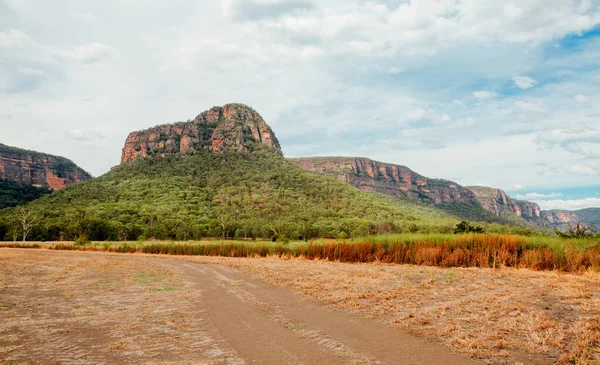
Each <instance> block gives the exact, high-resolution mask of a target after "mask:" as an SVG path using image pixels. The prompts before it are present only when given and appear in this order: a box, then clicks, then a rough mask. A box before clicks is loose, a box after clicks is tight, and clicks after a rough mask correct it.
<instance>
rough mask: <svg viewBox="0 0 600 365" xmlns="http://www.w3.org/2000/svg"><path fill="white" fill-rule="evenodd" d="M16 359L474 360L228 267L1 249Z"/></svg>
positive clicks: (5, 334) (11, 358)
mask: <svg viewBox="0 0 600 365" xmlns="http://www.w3.org/2000/svg"><path fill="white" fill-rule="evenodd" d="M0 316H1V318H2V321H1V323H0V360H4V362H6V363H13V364H17V363H18V364H102V363H104V364H112V363H156V364H158V363H161V364H162V363H173V364H175V363H177V364H186V363H187V364H445V365H451V364H471V363H472V364H475V363H477V362H475V361H473V360H471V359H469V358H466V357H464V356H459V355H456V354H453V353H452V352H451V351H450V350H449V349H448V348H446V347H444V346H441V345H439V344H435V343H429V342H427V341H426V340H423V339H419V338H416V337H413V336H411V335H408V334H405V333H403V332H401V331H399V330H397V329H393V328H389V327H387V326H385V325H384V324H382V323H379V322H377V321H375V320H370V319H365V318H363V317H360V316H355V315H352V314H349V313H347V312H342V311H338V310H335V309H330V308H327V307H324V306H321V305H318V304H315V303H313V302H310V301H307V300H306V299H303V298H301V297H299V296H297V295H295V294H292V293H291V292H290V291H288V290H286V289H283V288H280V287H276V286H273V285H270V284H267V283H265V282H262V281H259V280H256V279H253V278H252V277H250V276H249V275H248V274H246V273H243V272H240V271H236V270H233V269H230V268H226V267H222V266H219V265H211V264H200V263H194V262H189V261H185V260H180V259H177V258H171V257H153V256H142V255H114V254H104V253H80V252H55V251H45V250H18V249H0Z"/></svg>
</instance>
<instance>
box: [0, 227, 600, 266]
mask: <svg viewBox="0 0 600 365" xmlns="http://www.w3.org/2000/svg"><path fill="white" fill-rule="evenodd" d="M384 238H385V237H384ZM372 240H373V241H369V239H366V241H356V242H340V241H317V242H311V243H304V242H295V243H293V244H291V245H281V244H274V243H271V242H265V241H262V242H245V241H230V242H226V241H215V242H192V243H187V242H184V243H181V242H180V243H175V242H165V241H152V242H143V243H131V242H129V243H117V244H111V243H103V244H101V245H98V244H95V245H89V246H76V245H73V244H72V243H63V242H53V243H24V244H23V243H16V242H15V243H2V244H0V247H21V248H49V249H53V250H83V251H108V252H120V253H150V254H169V255H192V256H224V257H267V256H273V255H276V256H279V257H296V258H297V257H301V258H308V259H310V260H329V261H339V262H350V263H356V262H361V263H365V262H383V263H395V264H412V265H424V266H440V267H484V268H498V267H516V268H528V269H533V270H560V271H565V272H582V271H586V270H589V269H593V270H597V271H600V246H599V245H598V244H597V243H589V242H588V244H587V245H585V247H578V246H577V245H576V243H575V242H573V243H572V244H566V243H565V244H564V245H556V243H555V242H554V241H555V240H552V239H550V238H548V242H546V243H544V241H541V242H537V241H536V242H535V243H532V242H530V240H529V239H528V238H527V237H522V236H516V235H507V234H505V235H500V234H468V235H433V236H422V237H421V236H415V237H412V238H411V237H404V236H402V237H400V239H399V240H393V239H392V240H382V238H381V237H379V238H378V237H374V238H372Z"/></svg>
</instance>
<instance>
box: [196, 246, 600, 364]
mask: <svg viewBox="0 0 600 365" xmlns="http://www.w3.org/2000/svg"><path fill="white" fill-rule="evenodd" d="M186 259H188V260H193V261H201V262H211V263H218V264H222V265H227V266H230V267H232V268H236V269H240V270H243V271H246V272H249V273H251V274H253V275H254V276H256V277H258V278H260V279H262V280H266V281H268V282H271V283H274V284H277V285H281V286H284V287H286V288H288V289H291V290H293V291H295V292H298V293H301V294H303V295H305V296H308V297H310V298H312V299H314V300H317V301H319V302H321V303H325V304H327V305H330V306H333V307H336V308H340V309H344V310H350V311H354V312H359V313H362V314H364V315H365V316H368V317H372V318H376V319H381V320H384V321H385V322H387V323H388V324H389V325H391V326H395V327H400V328H403V329H406V330H409V331H410V332H412V333H414V334H417V335H420V336H426V337H431V338H435V339H438V340H441V341H443V342H444V343H446V344H447V345H448V346H450V347H451V348H453V349H454V350H455V351H457V352H460V353H466V354H468V355H470V356H472V357H476V358H482V359H485V360H487V361H488V362H489V363H494V364H515V363H519V362H521V363H525V364H536V363H537V364H549V363H557V364H597V363H600V342H599V341H600V332H599V329H600V322H599V318H600V276H599V275H598V274H597V273H592V272H589V273H586V274H583V275H571V274H564V273H558V272H535V271H530V270H515V269H503V270H492V269H472V268H452V269H446V268H434V267H419V266H412V265H402V266H400V265H387V264H341V263H332V262H324V261H305V260H296V259H293V260H281V259H275V258H272V259H268V260H252V259H222V258H208V257H205V258H186Z"/></svg>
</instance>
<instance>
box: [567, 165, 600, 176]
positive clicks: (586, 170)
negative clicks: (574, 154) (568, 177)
mask: <svg viewBox="0 0 600 365" xmlns="http://www.w3.org/2000/svg"><path fill="white" fill-rule="evenodd" d="M571 172H573V173H575V174H579V175H598V171H596V170H594V169H593V168H591V167H589V166H586V165H581V164H577V165H573V166H571Z"/></svg>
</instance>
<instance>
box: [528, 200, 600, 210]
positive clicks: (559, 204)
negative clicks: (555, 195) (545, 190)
mask: <svg viewBox="0 0 600 365" xmlns="http://www.w3.org/2000/svg"><path fill="white" fill-rule="evenodd" d="M536 203H537V204H538V205H539V206H540V208H542V209H544V210H549V209H558V210H578V209H585V208H600V199H599V198H585V199H573V200H560V199H557V200H538V201H537V202H536Z"/></svg>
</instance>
